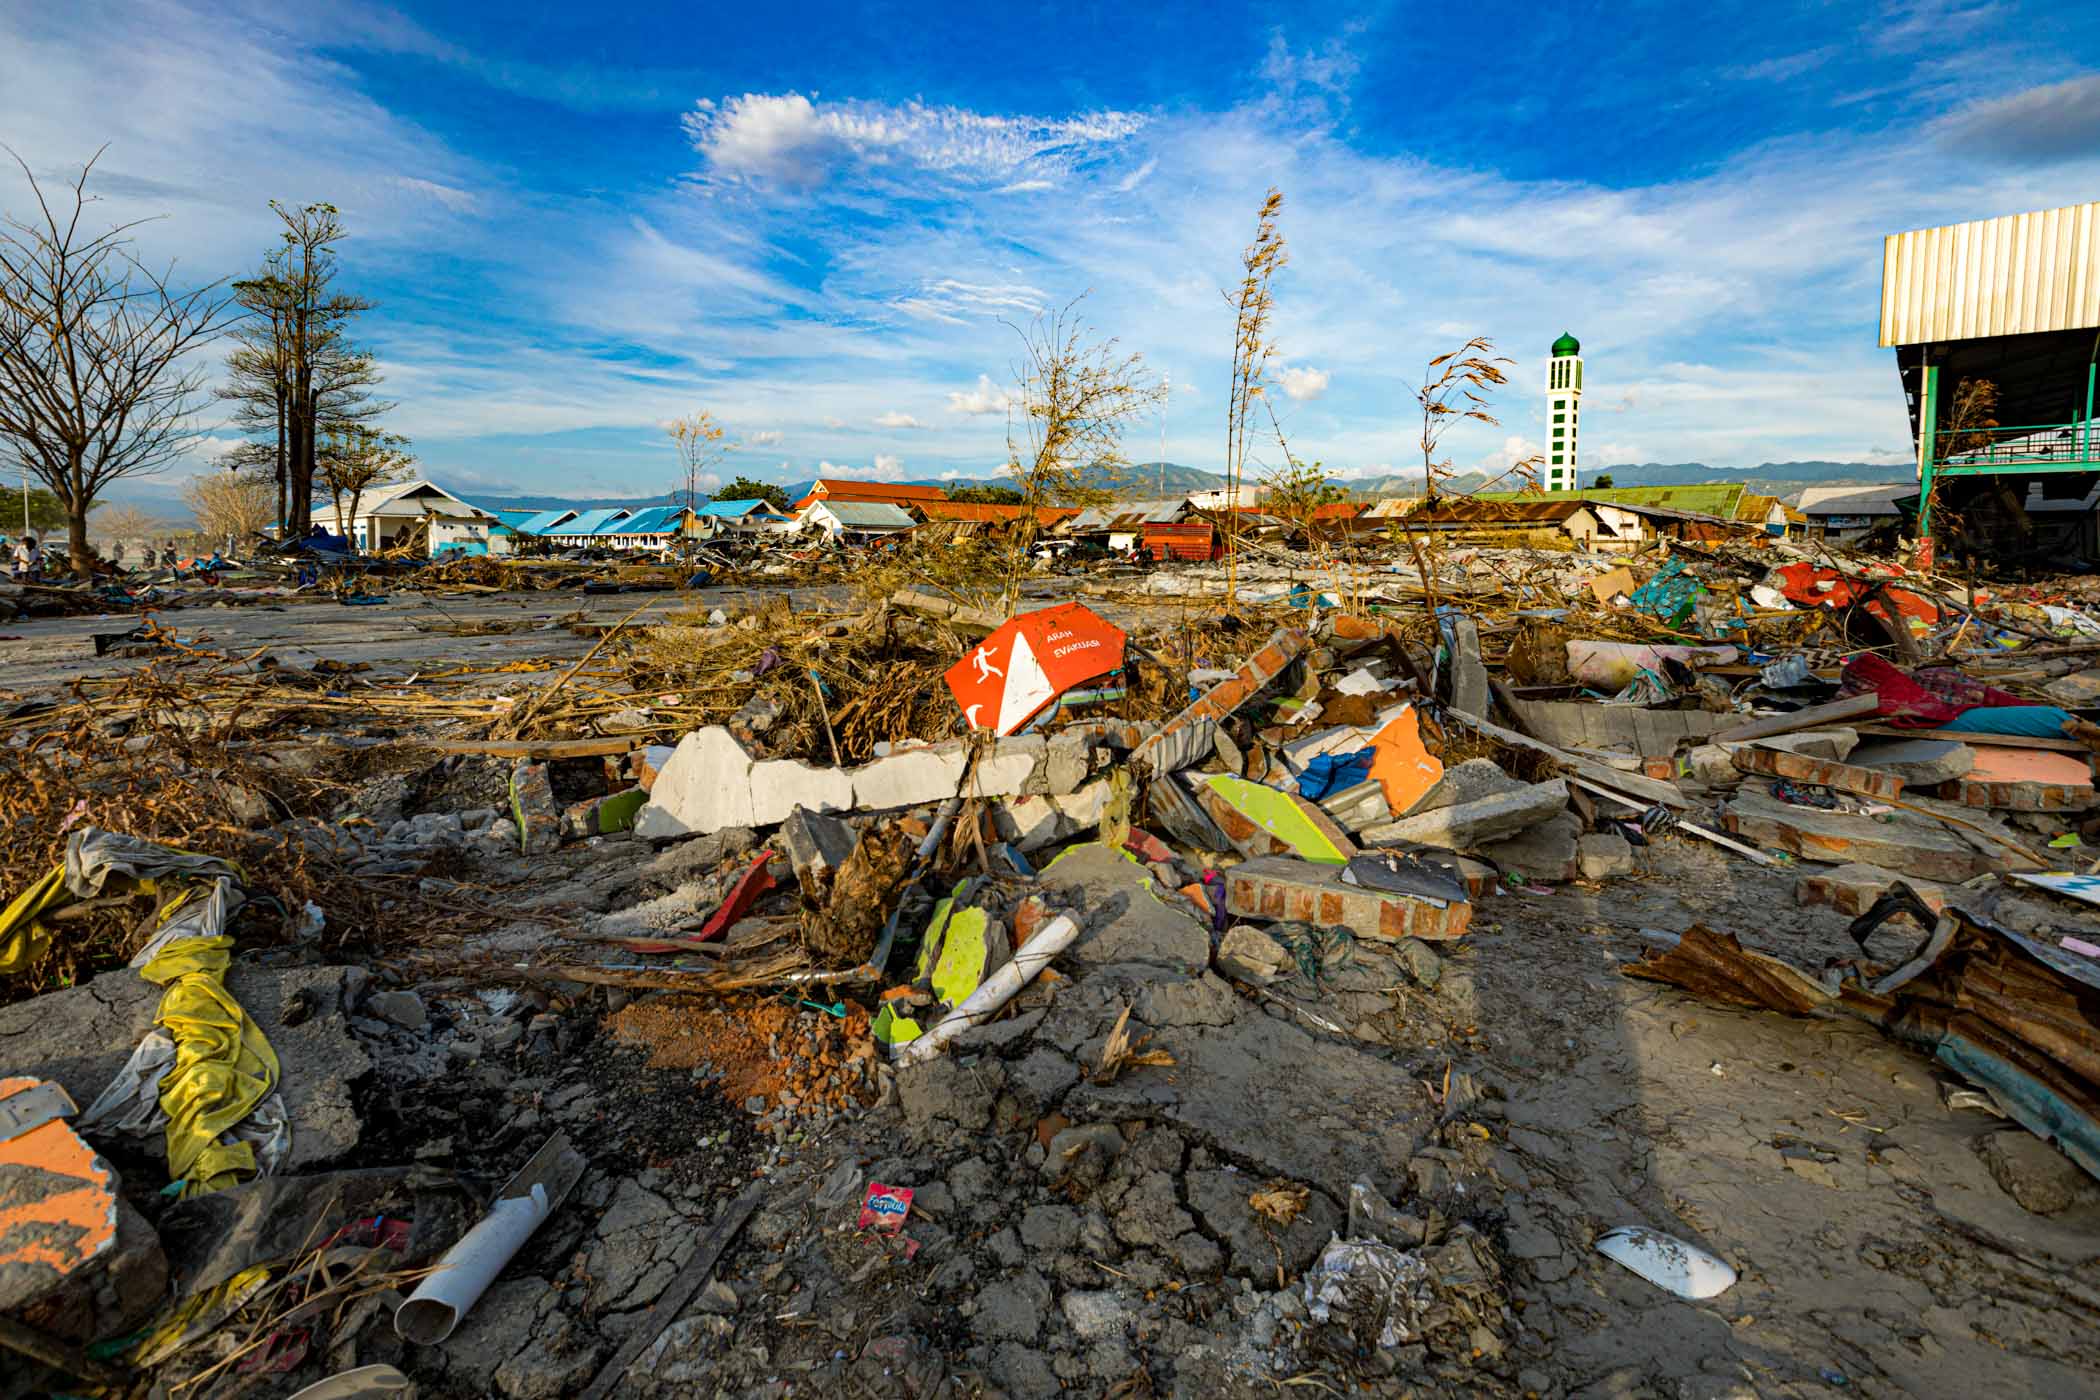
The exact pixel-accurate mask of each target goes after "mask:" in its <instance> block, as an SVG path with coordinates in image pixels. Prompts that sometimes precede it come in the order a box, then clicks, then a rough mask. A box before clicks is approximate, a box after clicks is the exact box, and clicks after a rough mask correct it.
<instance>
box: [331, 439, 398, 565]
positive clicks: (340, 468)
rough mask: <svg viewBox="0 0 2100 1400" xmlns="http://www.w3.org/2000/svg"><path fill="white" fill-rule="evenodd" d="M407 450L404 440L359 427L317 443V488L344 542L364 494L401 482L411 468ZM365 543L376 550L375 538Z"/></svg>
mask: <svg viewBox="0 0 2100 1400" xmlns="http://www.w3.org/2000/svg"><path fill="white" fill-rule="evenodd" d="M407 447H408V439H407V438H405V437H401V436H399V435H398V434H395V433H382V432H378V431H376V430H375V429H372V428H368V427H365V426H363V425H361V424H348V425H344V426H340V427H337V428H336V429H335V430H334V431H332V432H330V433H329V435H328V436H327V437H325V438H323V439H322V440H321V445H320V454H319V459H318V461H319V473H320V480H321V485H322V486H323V487H324V488H325V489H326V490H327V492H328V496H329V499H330V500H332V501H333V502H334V503H335V527H336V529H337V530H338V531H339V532H340V533H341V534H342V536H343V538H344V539H349V538H350V534H351V531H352V529H353V528H355V526H356V524H357V516H358V509H359V507H360V505H361V504H362V503H363V500H364V494H365V492H367V491H370V490H373V489H374V488H375V487H380V486H389V485H392V484H393V483H395V482H397V481H402V480H404V479H406V478H407V476H408V474H409V472H410V471H411V470H412V469H413V468H414V467H415V464H416V459H415V458H414V457H413V456H411V455H410V454H409V453H408V451H407ZM345 498H347V499H348V507H347V508H348V512H349V513H348V514H347V515H346V514H345V513H344V511H345V505H344V502H345ZM365 543H366V547H367V548H369V549H377V548H378V547H379V541H378V540H377V539H376V538H374V539H370V540H367V541H366V542H365Z"/></svg>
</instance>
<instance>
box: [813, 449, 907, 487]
mask: <svg viewBox="0 0 2100 1400" xmlns="http://www.w3.org/2000/svg"><path fill="white" fill-rule="evenodd" d="M817 475H818V476H829V477H841V478H847V479H851V480H855V481H902V480H903V479H904V462H903V459H901V458H898V457H893V456H891V455H890V454H889V453H886V452H884V453H878V454H876V457H875V460H874V461H873V462H872V463H870V464H868V465H867V466H858V465H855V464H851V463H843V462H831V461H823V462H819V463H817Z"/></svg>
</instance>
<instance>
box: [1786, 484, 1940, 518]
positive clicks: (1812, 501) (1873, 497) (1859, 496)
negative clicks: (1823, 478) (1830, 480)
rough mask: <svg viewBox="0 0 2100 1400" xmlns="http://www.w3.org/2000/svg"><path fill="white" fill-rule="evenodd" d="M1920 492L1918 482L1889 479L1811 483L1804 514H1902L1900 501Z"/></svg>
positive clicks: (1803, 495)
mask: <svg viewBox="0 0 2100 1400" xmlns="http://www.w3.org/2000/svg"><path fill="white" fill-rule="evenodd" d="M1917 494H1918V483H1917V482H1915V481H1897V482H1886V483H1883V484H1881V485H1879V486H1810V487H1807V488H1805V489H1804V490H1803V491H1802V492H1801V513H1802V514H1803V515H1806V516H1810V517H1815V516H1823V515H1901V514H1902V513H1903V512H1902V511H1900V510H1898V509H1897V508H1896V502H1897V501H1898V500H1899V499H1901V498H1902V497H1904V496H1915V495H1917Z"/></svg>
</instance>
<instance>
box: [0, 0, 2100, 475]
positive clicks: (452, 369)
mask: <svg viewBox="0 0 2100 1400" xmlns="http://www.w3.org/2000/svg"><path fill="white" fill-rule="evenodd" d="M296 9H307V10H313V11H316V13H312V14H295V13H289V11H292V10H296ZM323 11H325V13H321V12H323ZM0 140H4V141H5V142H6V143H7V144H9V145H11V146H13V147H14V148H15V149H17V150H18V151H20V152H21V153H22V155H23V156H24V158H25V159H27V160H28V161H29V163H30V164H31V165H32V167H34V168H35V169H37V170H38V171H39V172H40V173H57V172H60V171H62V170H63V169H64V168H65V167H66V166H68V165H69V164H77V163H78V162H79V161H80V160H81V159H83V158H84V157H86V156H87V155H88V154H89V153H91V152H92V151H93V149H94V148H95V147H96V146H98V145H102V144H104V143H106V144H107V146H108V152H107V154H106V155H105V156H104V158H103V163H102V165H101V167H100V172H101V177H100V179H99V180H98V181H97V187H98V188H99V190H100V191H101V193H102V194H103V195H104V196H105V203H104V205H103V206H101V208H102V210H103V211H104V212H106V213H107V214H108V215H110V216H112V217H117V216H123V217H129V216H134V215H140V214H152V215H160V216H163V217H162V218H160V219H159V221H157V222H156V223H154V224H152V225H150V226H149V227H148V228H147V229H146V230H144V231H143V232H142V235H141V251H142V252H143V253H145V254H147V255H149V256H151V257H153V258H155V259H165V258H177V259H179V261H180V266H181V267H182V268H183V269H184V270H185V271H186V272H187V273H189V274H191V275H195V276H199V277H205V278H209V277H217V276H221V275H227V274H235V273H239V272H242V271H245V270H247V269H248V268H249V267H251V266H252V265H253V263H254V262H255V261H256V259H257V258H258V256H259V255H260V253H261V252H262V251H263V250H264V248H265V247H266V246H267V244H268V242H269V240H270V238H271V236H272V234H271V219H270V215H269V213H268V210H267V207H266V201H267V200H269V199H271V198H273V197H274V198H277V199H281V200H286V201H290V202H304V201H312V200H327V201H330V202H333V203H335V204H337V205H339V206H340V207H341V208H342V209H343V211H344V214H345V217H346V219H347V220H348V222H349V224H350V227H351V228H352V230H353V232H354V234H355V235H356V236H355V238H354V239H353V241H352V242H351V243H349V244H348V245H346V248H345V250H344V272H345V280H346V282H347V283H348V284H349V285H351V286H353V287H354V288H356V289H357V290H359V291H362V292H365V293H367V294H368V295H370V296H372V297H374V298H376V299H377V300H378V301H379V302H380V303H381V307H380V309H379V310H378V311H376V312H374V313H372V314H371V315H370V316H369V317H367V318H366V321H365V324H364V327H363V331H364V335H365V338H366V339H367V340H368V341H369V343H370V344H371V345H372V347H373V348H374V349H375V350H376V351H377V352H378V354H379V356H380V358H381V361H382V363H383V365H384V367H385V369H386V372H387V375H388V389H389V392H390V395H391V396H392V397H394V398H396V399H398V400H399V401H400V405H401V406H400V409H399V410H398V412H397V414H396V415H395V423H396V426H398V427H399V428H400V429H401V430H402V431H405V432H407V433H408V434H410V435H411V436H412V437H413V439H414V441H415V450H416V451H417V452H418V453H419V455H420V456H421V458H422V460H423V462H424V464H425V467H426V469H427V470H428V471H429V472H430V473H431V474H432V475H433V476H435V477H437V478H438V479H440V480H442V481H445V482H447V483H450V484H455V485H457V486H459V487H462V488H466V489H478V490H487V489H495V488H503V487H508V488H514V489H517V490H520V491H530V492H536V493H572V494H577V495H629V494H650V493H653V492H656V491H660V490H663V489H665V488H667V487H669V486H670V485H671V484H672V482H673V478H674V475H675V471H674V465H673V460H672V454H671V450H670V447H669V445H668V443H667V441H666V440H665V438H664V436H663V433H662V430H661V427H660V426H659V425H660V424H661V423H662V422H663V421H664V420H667V419H669V418H671V417H674V416H676V415H679V414H682V413H686V412H690V411H692V410H695V409H699V408H707V409H711V410H713V411H714V412H715V413H716V415H717V416H718V417H720V418H721V419H723V420H724V421H725V422H726V423H727V425H728V427H729V429H730V435H731V437H732V438H733V439H735V440H737V441H738V442H740V443H741V444H742V445H741V447H740V448H739V450H738V452H737V453H736V454H735V456H734V458H733V459H732V463H731V468H732V470H734V471H741V472H748V473H749V474H752V475H756V476H761V477H768V478H773V479H781V480H788V479H802V478H806V477H808V476H810V475H812V474H815V473H817V472H819V471H822V472H825V473H827V474H842V475H857V476H864V477H874V478H884V479H919V478H938V477H941V476H944V475H962V476H978V475H987V474H989V473H990V472H991V471H992V470H993V469H994V468H995V467H996V465H997V463H998V462H999V461H1000V460H1002V458H1003V452H1004V442H1005V434H1006V415H1005V404H1006V397H1005V391H1006V388H1007V386H1008V385H1009V384H1010V382H1011V378H1012V362H1013V358H1014V351H1015V350H1016V348H1017V344H1018V342H1017V341H1016V338H1015V336H1014V333H1013V331H1012V330H1011V329H1009V328H1008V327H1007V326H1005V325H1003V324H1001V320H1002V318H1004V319H1005V320H1008V321H1011V320H1024V319H1026V318H1027V317H1028V316H1029V315H1030V314H1031V313H1032V312H1034V311H1035V310H1037V309H1040V308H1043V307H1047V306H1055V305H1059V304H1062V303H1064V302H1066V301H1067V300H1069V299H1070V298H1072V297H1074V296H1077V295H1079V294H1080V293H1090V295H1089V296H1088V299H1087V301H1086V303H1085V311H1086V315H1087V318H1088V319H1089V320H1090V321H1091V322H1092V324H1094V325H1095V326H1096V327H1097V328H1098V329H1099V331H1100V332H1101V333H1102V334H1103V335H1113V336H1115V337H1117V338H1118V339H1119V340H1120V342H1121V344H1122V345H1123V346H1124V347H1125V348H1127V349H1130V350H1136V351H1139V352H1141V353H1142V354H1143V355H1144V356H1145V357H1146V359H1147V361H1148V362H1149V363H1150V364H1152V365H1153V366H1154V367H1155V368H1156V369H1158V370H1160V371H1162V372H1163V373H1165V374H1167V375H1168V376H1169V377H1170V379H1171V383H1172V386H1173V392H1172V394H1171V396H1170V400H1171V402H1170V407H1169V408H1168V409H1167V411H1166V413H1165V415H1164V422H1163V424H1162V422H1159V421H1152V422H1147V423H1145V424H1143V425H1141V426H1140V427H1138V428H1137V429H1135V430H1134V431H1133V433H1132V435H1131V440H1130V442H1129V444H1128V447H1129V450H1130V452H1131V455H1132V456H1134V457H1137V458H1140V459H1143V458H1149V457H1152V456H1154V455H1156V454H1157V452H1158V450H1159V445H1160V437H1161V432H1162V428H1164V433H1165V438H1166V453H1167V455H1168V456H1169V457H1170V458H1171V459H1173V460H1175V461H1180V462H1184V463H1188V464H1190V465H1196V466H1205V467H1215V466H1216V465H1217V464H1218V462H1219V460H1220V458H1221V455H1222V446H1223V441H1224V422H1223V419H1224V411H1225V390H1226V387H1227V376H1228V365H1229V353H1230V336H1231V319H1230V313H1229V311H1228V310H1227V308H1226V306H1225V302H1224V299H1223V296H1222V294H1221V292H1220V288H1222V287H1224V286H1225V285H1226V284H1228V283H1229V282H1231V281H1232V280H1234V278H1235V275H1236V266H1235V263H1236V258H1237V256H1238V252H1239V250H1240V248H1241V247H1242V246H1243V245H1244V244H1245V243H1246V242H1247V240H1248V238H1249V237H1250V236H1251V234H1252V232H1253V219H1254V211H1255V209H1256V206H1257V205H1258V203H1259V202H1260V199H1261V196H1262V193H1263V191H1264V190H1265V189H1266V188H1267V187H1268V186H1270V185H1275V186H1277V187H1279V188H1281V189H1282V190H1283V192H1284V195H1285V201H1286V202H1285V209H1284V214H1283V229H1284V233H1285V235H1286V237H1287V238H1288V239H1289V241H1290V245H1291V264H1290V266H1289V267H1288V268H1287V269H1286V270H1285V271H1284V272H1283V273H1281V274H1280V275H1279V277H1278V279H1277V283H1276V288H1275V291H1276V299H1277V311H1276V317H1275V323H1274V332H1275V335H1276V338H1277V340H1278V341H1279V342H1280V345H1281V359H1280V361H1279V370H1280V371H1281V373H1280V374H1279V378H1278V383H1277V385H1276V388H1275V390H1274V391H1273V394H1274V401H1275V402H1276V404H1277V406H1278V408H1279V411H1280V413H1281V416H1282V417H1283V418H1284V420H1285V423H1286V426H1287V427H1288V429H1289V431H1290V433H1291V435H1292V439H1293V445H1294V447H1295V448H1296V450H1297V452H1298V453H1299V455H1300V456H1302V457H1305V458H1308V459H1314V458H1317V459H1319V460H1321V461H1323V462H1324V463H1325V464H1326V466H1327V467H1328V468H1329V470H1331V471H1335V472H1337V473H1338V474H1340V475H1343V476H1370V475H1382V474H1384V473H1386V472H1389V471H1404V470H1406V469H1407V468H1408V467H1409V465H1410V463H1411V462H1412V463H1413V464H1414V465H1416V466H1417V467H1419V461H1420V457H1419V452H1418V451H1417V450H1416V449H1415V447H1414V430H1415V423H1414V421H1413V420H1412V419H1411V417H1410V414H1409V412H1408V408H1409V398H1408V396H1409V392H1410V385H1411V384H1412V383H1414V382H1415V380H1416V378H1417V377H1418V376H1419V375H1420V374H1421V372H1422V367H1423V364H1424V362H1425V361H1426V360H1427V359H1428V358H1429V357H1430V356H1431V355H1433V354H1436V353H1439V352H1440V351H1443V350H1446V349H1449V348H1451V347H1452V346H1453V345H1454V344H1455V343H1456V342H1457V341H1459V340H1462V339H1463V338H1464V337H1466V336H1467V335H1471V334H1476V333H1477V334H1482V335H1487V336H1490V337H1492V338H1493V339H1494V340H1495V342H1496V344H1497V346H1498V348H1500V349H1501V350H1502V351H1504V352H1505V353H1507V354H1509V355H1511V356H1512V357H1514V358H1515V359H1516V361H1517V364H1516V366H1515V367H1514V369H1513V371H1512V376H1513V378H1512V383H1511V385H1510V387H1509V388H1508V390H1506V391H1505V393H1504V396H1503V399H1502V401H1501V403H1500V405H1499V409H1500V415H1501V417H1502V419H1503V423H1502V426H1501V427H1500V428H1497V429H1488V428H1477V429H1473V430H1471V431H1469V432H1467V433H1464V434H1460V433H1454V434H1453V435H1452V436H1451V437H1450V439H1448V441H1447V448H1448V449H1449V450H1450V451H1451V453H1452V455H1453V456H1454V457H1455V458H1456V459H1457V462H1458V465H1460V466H1461V467H1470V466H1476V465H1499V464H1503V463H1506V462H1507V461H1509V460H1510V459H1512V458H1513V457H1516V456H1520V455H1523V454H1524V453H1526V452H1529V451H1532V450H1535V449H1536V447H1537V445H1538V444H1539V443H1540V442H1541V441H1542V440H1543V437H1544V432H1543V429H1542V421H1541V420H1542V414H1541V408H1542V403H1543V379H1544V372H1545V364H1544V360H1545V356H1544V350H1545V347H1546V346H1547V344H1548V343H1550V342H1551V340H1552V339H1553V337H1554V336H1555V335H1556V334H1558V333H1559V332H1560V331H1561V330H1562V329H1568V330H1572V331H1574V332H1575V333H1576V334H1577V335H1578V336H1580V337H1581V339H1582V341H1583V347H1584V352H1585V355H1586V357H1587V361H1588V364H1587V386H1588V392H1587V396H1586V399H1585V406H1586V408H1587V409H1588V410H1589V411H1588V412H1586V413H1585V414H1584V438H1583V449H1584V451H1583V456H1584V464H1585V466H1586V467H1587V468H1591V469H1595V468H1601V467H1604V466H1608V465H1610V464H1611V463H1613V462H1637V461H1687V460H1700V461H1706V462H1709V463H1713V464H1715V465H1722V466H1748V465H1752V464H1755V463H1758V462H1762V461H1767V460H1789V459H1797V458H1835V459H1840V460H1851V461H1875V462H1889V463H1896V462H1900V461H1901V460H1902V459H1903V458H1904V457H1905V455H1906V449H1907V428H1906V426H1905V420H1904V416H1903V412H1902V403H1901V399H1900V396H1899V393H1898V390H1897V384H1896V378H1895V373H1894V370H1893V368H1892V363H1891V360H1890V356H1889V352H1887V351H1884V350H1880V349H1878V348H1876V346H1875V320H1876V314H1877V297H1878V288H1879V277H1880V237H1881V235H1883V234H1885V233H1890V232H1895V231H1898V230H1902V229H1906V228H1914V227H1919V226H1923V225H1928V224H1935V223H1943V222H1953V221H1956V220H1960V219H1966V218H1978V217H1986V216H1990V215H1994V214H2000V213H2007V212H2012V211H2015V210H2022V209H2031V208H2042V207H2048V206H2051V205H2057V204H2065V203H2071V202H2076V201H2079V200H2084V199H2091V198H2094V197H2095V196H2096V194H2100V6H2095V5H2091V4H2073V3H2067V2H2064V0H2060V2H2059V3H2046V4H2045V3H2014V2H2007V3H1993V2H1992V0H1930V2H1929V3H1901V4H1892V5H1887V6H1882V7H1875V6H1872V5H1863V4H1843V5H1839V4H1830V5H1813V6H1803V7H1799V8H1789V7H1784V6H1779V5H1773V4H1742V5H1731V4H1710V5H1706V6H1683V5H1677V4H1670V5H1653V6H1650V5H1625V6H1597V5H1583V4H1562V5H1557V6H1552V7H1530V6H1493V5H1482V6H1473V7H1453V6H1447V5H1397V4H1396V5H1389V6H1371V7H1354V8H1352V9H1349V10H1347V11H1331V12H1323V11H1322V10H1321V9H1320V8H1318V7H1290V8H1279V7H1276V6H1266V5H1265V6H1260V7H1255V6H1242V5H1234V4H1215V3H1213V4H1205V5H1200V6H1197V5H1189V6H1171V5H1169V6H1159V5H1155V6H1088V5H1080V6H1074V5H1070V4H1064V5H1058V6H1054V7H1053V6H1026V5H1014V6H1004V7H993V8H991V9H986V8H984V7H974V6H954V7H938V6H931V5H921V6H909V7H907V6H901V5H895V4H886V3H862V4H854V5H840V6H802V7H788V6H783V7H781V9H779V10H770V9H767V8H765V7H761V9H759V10H756V11H747V10H741V9H738V10H734V11H730V10H727V9H726V8H722V7H698V6H691V5H678V6H670V5H659V6H650V5H640V4H637V5H629V6H623V7H619V10H618V12H617V13H609V12H607V11H605V10H603V9H600V8H598V7H591V8H590V9H589V10H588V11H587V10H586V9H585V7H580V6H579V7H567V6H562V7H556V6H545V5H535V4H532V3H511V4H504V5H483V4H453V5H405V6H400V7H386V6H380V5H364V4H358V3H354V0H353V3H341V4H331V5H327V6H307V7H293V6H284V5H281V4H275V3H272V4H268V5H263V4H256V5H252V6H251V5H246V4H240V3H232V4H220V5H191V4H183V3H177V2H176V0H146V3H134V4H125V5H114V4H97V3H92V0H88V2H87V3H78V4H69V5H52V4H48V3H43V0H0ZM20 197H21V188H20V185H19V182H18V181H16V180H12V179H7V178H0V207H5V208H9V209H13V208H15V207H17V202H18V201H19V199H20ZM219 437H220V438H223V435H219ZM214 445H215V440H214V439H210V438H208V439H207V440H206V442H205V443H204V444H203V445H202V446H201V447H200V452H199V455H198V458H197V459H196V461H195V462H194V463H193V464H192V468H193V469H203V467H204V465H205V463H206V461H207V460H208V457H209V454H210V452H211V451H212V450H213V447H214ZM1271 455H1272V456H1273V455H1274V454H1273V453H1272V454H1271Z"/></svg>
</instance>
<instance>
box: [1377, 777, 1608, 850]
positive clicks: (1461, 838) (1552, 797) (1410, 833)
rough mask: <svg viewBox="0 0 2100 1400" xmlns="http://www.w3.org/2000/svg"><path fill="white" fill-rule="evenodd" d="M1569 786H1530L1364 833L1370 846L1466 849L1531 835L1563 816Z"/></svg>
mask: <svg viewBox="0 0 2100 1400" xmlns="http://www.w3.org/2000/svg"><path fill="white" fill-rule="evenodd" d="M1567 805H1568V785H1567V783H1566V782H1564V781H1562V780H1561V779H1559V778H1555V779H1553V780H1552V781H1550V782H1544V783H1528V784H1526V785H1524V786H1523V787H1521V788H1519V789H1517V790H1515V791H1512V792H1504V793H1498V794H1496V795H1495V796H1493V797H1483V798H1480V799H1478V800H1476V801H1472V802H1461V803H1460V804H1458V805H1457V806H1455V807H1442V808H1439V809H1437V810H1436V811H1433V812H1420V813H1417V814H1415V815H1414V816H1409V817H1402V818H1400V819H1399V820H1398V821H1393V822H1387V823H1386V824H1385V825H1384V826H1374V827H1372V828H1371V829H1370V830H1368V831H1366V832H1365V833H1364V841H1365V843H1366V844H1368V845H1397V844H1399V843H1401V842H1404V841H1412V842H1417V843H1419V844H1421V845H1425V846H1443V847H1446V848H1448V849H1451V850H1462V849H1467V848H1471V847H1475V846H1479V845H1482V844H1484V843H1486V842H1490V841H1499V840H1502V839H1505V838H1507V837H1511V836H1515V835H1516V834H1517V833H1518V832H1520V831H1527V830H1529V829H1530V828H1532V827H1534V826H1537V825H1538V824H1539V823H1540V822H1543V821H1545V820H1547V819H1548V818H1550V817H1552V816H1553V815H1554V813H1556V812H1561V811H1565V810H1566V809H1567Z"/></svg>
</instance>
